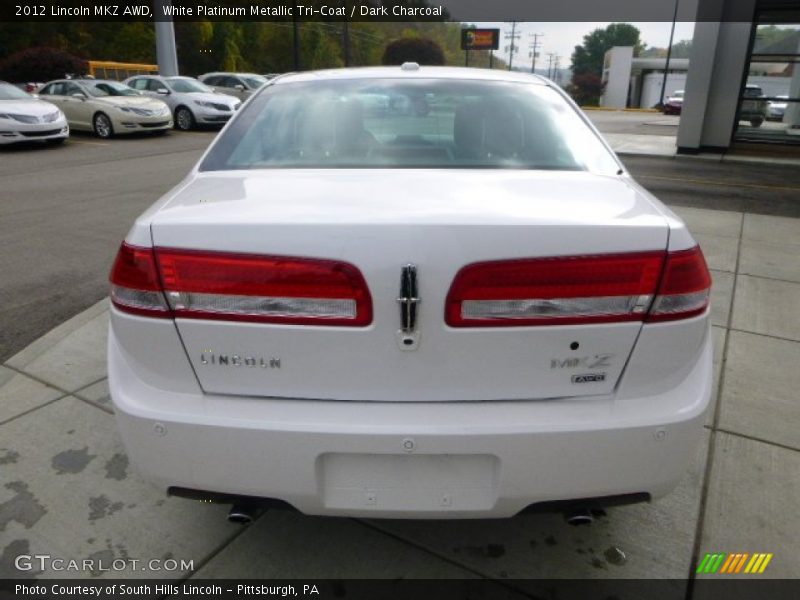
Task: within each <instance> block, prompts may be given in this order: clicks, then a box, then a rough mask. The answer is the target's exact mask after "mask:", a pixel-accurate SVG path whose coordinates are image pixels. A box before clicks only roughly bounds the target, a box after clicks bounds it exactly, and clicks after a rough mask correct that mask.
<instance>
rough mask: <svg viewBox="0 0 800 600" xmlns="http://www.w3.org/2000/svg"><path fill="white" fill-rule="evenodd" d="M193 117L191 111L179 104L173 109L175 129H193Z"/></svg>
mask: <svg viewBox="0 0 800 600" xmlns="http://www.w3.org/2000/svg"><path fill="white" fill-rule="evenodd" d="M194 126H195V119H194V115H193V114H192V111H190V110H189V109H188V108H186V107H185V106H181V107H179V108H178V110H176V111H175V129H178V130H180V131H190V130H191V129H194Z"/></svg>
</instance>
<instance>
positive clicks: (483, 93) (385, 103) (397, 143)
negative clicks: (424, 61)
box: [200, 79, 619, 174]
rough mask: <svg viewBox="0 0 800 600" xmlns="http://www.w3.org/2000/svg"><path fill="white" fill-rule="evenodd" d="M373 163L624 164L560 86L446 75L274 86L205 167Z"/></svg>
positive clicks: (607, 169) (594, 167) (600, 168)
mask: <svg viewBox="0 0 800 600" xmlns="http://www.w3.org/2000/svg"><path fill="white" fill-rule="evenodd" d="M370 167H374V168H437V169H447V168H516V169H557V170H590V171H594V172H602V173H608V174H613V173H615V172H616V171H618V170H619V165H618V164H617V163H616V161H615V160H614V157H613V155H612V154H611V153H610V152H609V151H608V150H607V149H606V148H605V146H604V145H603V144H602V143H601V142H600V140H599V139H598V137H597V136H596V135H595V134H594V132H592V130H591V129H590V128H589V127H588V126H587V125H586V123H585V122H584V121H583V119H581V117H580V116H579V115H578V114H577V112H576V111H575V110H574V109H573V108H572V107H571V106H570V105H569V104H568V103H567V102H566V101H565V100H564V99H563V98H562V97H561V95H560V94H559V93H558V92H556V91H555V90H552V89H550V88H548V87H546V86H543V85H539V84H534V83H530V84H529V83H509V82H497V81H480V80H475V81H469V80H447V79H413V80H402V79H351V80H325V81H313V82H297V83H281V84H277V85H272V86H268V87H267V88H266V89H265V90H263V91H262V92H261V93H260V94H258V95H257V96H256V97H255V98H253V99H252V100H251V102H250V103H249V104H248V105H247V106H246V108H245V109H244V111H243V112H242V113H241V114H240V115H238V116H237V118H236V119H235V121H234V122H233V123H232V124H231V126H230V127H229V128H228V129H227V130H225V132H224V133H223V134H222V135H221V136H220V139H219V140H218V141H217V143H216V144H215V145H214V146H213V147H212V149H211V151H210V152H209V154H208V155H207V156H206V158H205V160H204V161H203V163H202V164H201V166H200V170H202V171H220V170H238V169H266V168H370Z"/></svg>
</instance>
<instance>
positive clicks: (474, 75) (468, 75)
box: [272, 63, 549, 85]
mask: <svg viewBox="0 0 800 600" xmlns="http://www.w3.org/2000/svg"><path fill="white" fill-rule="evenodd" d="M407 64H408V63H407ZM391 78H403V79H465V80H466V79H470V80H481V81H510V82H518V83H536V84H540V85H549V81H548V80H547V79H545V78H544V77H541V76H539V75H532V74H530V73H523V72H517V71H504V70H500V69H473V68H468V67H426V66H418V65H416V64H412V66H410V67H409V66H406V67H400V66H397V67H356V68H350V69H325V70H321V71H303V72H301V73H287V74H285V75H281V76H279V77H276V78H275V79H274V80H272V81H273V82H274V85H280V84H282V83H291V82H298V81H320V80H331V79H391Z"/></svg>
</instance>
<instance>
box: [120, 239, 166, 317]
mask: <svg viewBox="0 0 800 600" xmlns="http://www.w3.org/2000/svg"><path fill="white" fill-rule="evenodd" d="M110 279H111V302H112V303H113V304H114V306H116V307H117V308H119V309H120V310H124V311H125V312H129V313H133V314H138V315H145V316H148V317H161V318H167V317H171V316H172V315H170V312H169V307H168V306H167V302H166V300H165V299H164V294H163V293H162V292H161V285H160V283H159V280H158V270H157V269H156V259H155V255H154V254H153V249H152V248H139V247H136V246H130V245H128V244H125V243H123V244H122V246H120V249H119V252H118V253H117V258H116V260H115V261H114V266H113V267H112V268H111V277H110Z"/></svg>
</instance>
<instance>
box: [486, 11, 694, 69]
mask: <svg viewBox="0 0 800 600" xmlns="http://www.w3.org/2000/svg"><path fill="white" fill-rule="evenodd" d="M475 25H477V26H478V27H495V28H499V29H500V30H501V31H500V50H499V51H498V55H500V56H502V58H503V59H504V60H508V53H507V52H505V53H504V52H503V49H504V48H505V47H506V46H507V45H508V41H507V40H505V39H504V35H503V34H504V33H511V24H510V23H475ZM607 25H609V23H582V22H578V23H522V22H520V23H517V32H518V33H521V34H522V35H521V37H519V38H517V44H518V46H519V51H518V52H517V54H516V55H515V56H514V64H515V65H522V64H527V65H528V66H530V63H531V59H530V57H529V56H528V53H529V49H530V45H531V44H532V43H533V37H532V35H531V34H533V33H543V34H544V36H543V37H541V38H539V43H540V46H539V53H540V56H539V58H538V59H537V65H536V68H537V70H538V69H539V67H540V65H541V66H542V67H545V68H546V65H547V54H548V53H550V52H553V53H555V54H559V55H560V56H561V67H562V68H566V67H569V59H570V56H571V55H572V51H573V49H574V48H575V46H578V45H580V44H581V43H583V36H584V35H586V34H587V33H590V32H591V31H593V30H594V29H597V28H603V27H606V26H607ZM631 25H634V26H636V27H638V28H639V31H641V32H642V33H641V39H642V41H643V42H644V43H646V44H647V45H648V46H656V47H660V48H666V47H667V44H668V43H669V30H670V27H671V26H672V23H631ZM693 33H694V23H681V22H678V23H676V24H675V38H674V41H675V42H679V41H681V40H690V39H692V35H693ZM541 61H543V62H541Z"/></svg>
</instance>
